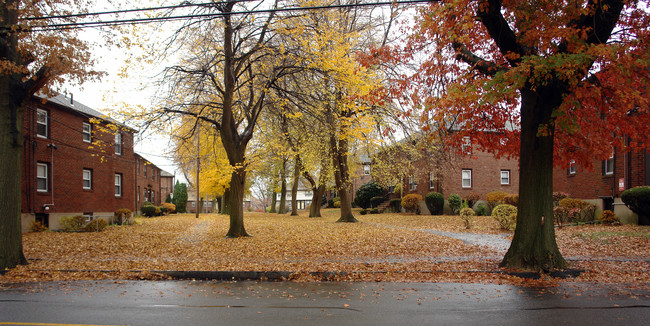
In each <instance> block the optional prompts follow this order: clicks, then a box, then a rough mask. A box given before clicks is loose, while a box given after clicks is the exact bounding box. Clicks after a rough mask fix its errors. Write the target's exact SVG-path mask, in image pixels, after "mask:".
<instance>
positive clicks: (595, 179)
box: [553, 151, 647, 199]
mask: <svg viewBox="0 0 650 326" xmlns="http://www.w3.org/2000/svg"><path fill="white" fill-rule="evenodd" d="M645 165H646V153H645V151H636V152H631V153H618V152H617V153H616V154H615V155H614V173H613V174H612V175H604V173H603V167H602V166H603V163H602V161H599V160H594V161H593V166H594V168H593V170H592V171H589V170H587V169H585V168H582V167H581V166H580V164H576V173H575V174H574V175H569V174H568V172H567V169H560V168H556V169H555V170H554V171H553V190H554V191H562V192H566V193H568V194H569V196H571V197H574V198H582V199H598V198H600V197H610V196H613V197H618V196H620V194H621V193H622V192H623V191H622V190H620V188H619V183H620V181H621V179H622V180H623V189H624V190H625V189H629V188H632V187H636V186H641V185H646V184H647V182H646V173H647V171H646V168H645Z"/></svg>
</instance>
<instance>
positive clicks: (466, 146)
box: [461, 136, 472, 154]
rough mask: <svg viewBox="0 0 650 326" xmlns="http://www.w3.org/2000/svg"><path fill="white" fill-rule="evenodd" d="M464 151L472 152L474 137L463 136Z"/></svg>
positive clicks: (462, 147) (466, 152)
mask: <svg viewBox="0 0 650 326" xmlns="http://www.w3.org/2000/svg"><path fill="white" fill-rule="evenodd" d="M461 149H462V150H463V153H465V154H471V153H472V138H470V137H469V136H465V137H463V145H462V146H461Z"/></svg>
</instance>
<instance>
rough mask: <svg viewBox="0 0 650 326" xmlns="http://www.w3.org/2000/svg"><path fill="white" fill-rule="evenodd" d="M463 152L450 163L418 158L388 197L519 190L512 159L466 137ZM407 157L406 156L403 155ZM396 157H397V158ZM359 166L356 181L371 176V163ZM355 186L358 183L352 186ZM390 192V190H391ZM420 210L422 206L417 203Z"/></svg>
mask: <svg viewBox="0 0 650 326" xmlns="http://www.w3.org/2000/svg"><path fill="white" fill-rule="evenodd" d="M463 151H464V152H465V155H450V158H451V160H452V161H451V162H444V163H439V166H438V165H436V164H435V163H431V162H427V160H428V159H429V158H428V157H422V158H419V159H417V160H415V161H413V162H412V166H413V169H412V171H411V174H410V175H409V176H407V177H405V178H404V179H403V180H402V189H401V191H399V190H394V189H393V188H392V187H391V189H389V193H390V194H389V196H390V197H391V198H399V197H400V196H403V195H406V194H411V193H415V194H419V195H421V196H422V197H423V198H424V197H425V196H426V195H427V194H428V193H429V192H434V191H435V192H440V193H442V194H443V195H444V197H445V198H447V197H448V196H449V195H451V194H458V195H460V196H461V197H463V198H464V197H465V196H466V195H468V194H470V193H476V194H478V195H480V196H481V198H482V199H485V195H486V194H487V193H489V192H492V191H505V192H507V193H518V192H519V162H518V160H516V159H506V158H499V159H497V158H495V157H494V155H493V154H491V153H488V152H485V151H479V150H476V149H472V146H471V141H470V139H468V140H467V141H466V145H464V148H463ZM404 159H407V158H404ZM398 160H399V159H398ZM361 162H362V164H361V168H360V169H359V171H358V172H357V173H358V174H359V175H360V176H358V177H357V178H356V179H357V180H360V181H357V182H359V183H361V182H363V183H365V182H369V181H370V180H371V179H372V165H371V163H370V161H369V160H362V161H361ZM355 188H356V189H358V186H357V185H355ZM393 191H394V193H393ZM421 206H422V207H421V209H422V211H424V212H428V211H427V210H426V205H424V203H423V204H422V205H421Z"/></svg>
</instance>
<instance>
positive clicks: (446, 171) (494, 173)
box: [404, 150, 519, 199]
mask: <svg viewBox="0 0 650 326" xmlns="http://www.w3.org/2000/svg"><path fill="white" fill-rule="evenodd" d="M415 164H416V166H418V165H419V166H422V165H423V164H419V163H417V162H416V163H415ZM464 169H468V170H472V187H471V188H463V187H462V175H461V173H462V170H464ZM417 170H418V172H417V173H416V177H417V189H416V190H415V191H408V189H409V188H408V180H405V184H404V189H405V193H418V194H420V195H422V197H424V196H425V195H426V194H427V193H429V192H432V191H437V192H440V193H442V194H443V195H444V196H445V198H447V197H448V196H449V195H450V194H458V195H460V196H461V197H463V198H464V197H465V196H466V195H467V194H469V193H472V192H473V193H477V194H479V195H480V196H481V198H482V199H485V195H486V194H487V193H488V192H492V191H497V190H501V191H505V192H507V193H518V192H519V162H518V161H517V160H508V159H505V158H500V159H496V158H494V156H493V155H492V154H490V153H487V152H481V151H476V150H475V151H474V152H473V153H472V154H471V155H470V156H466V157H459V158H458V159H457V161H456V162H450V164H449V166H448V167H444V168H440V169H439V170H440V171H439V175H438V181H437V183H436V184H435V185H434V187H433V188H430V187H429V172H430V171H428V170H426V169H423V168H418V169H417ZM502 170H508V171H510V184H509V185H502V184H501V171H502Z"/></svg>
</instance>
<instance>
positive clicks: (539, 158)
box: [501, 86, 567, 272]
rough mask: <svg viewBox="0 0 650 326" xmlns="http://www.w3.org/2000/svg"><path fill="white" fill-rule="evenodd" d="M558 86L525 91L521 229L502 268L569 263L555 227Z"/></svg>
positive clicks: (549, 268) (557, 266)
mask: <svg viewBox="0 0 650 326" xmlns="http://www.w3.org/2000/svg"><path fill="white" fill-rule="evenodd" d="M561 94H562V92H561V91H560V90H558V88H557V87H551V86H546V87H539V88H538V89H537V91H535V92H533V91H531V90H522V91H521V100H522V104H521V153H520V168H519V211H518V214H517V228H516V230H515V235H514V239H513V240H512V244H511V245H510V249H509V250H508V252H507V253H506V255H505V257H504V258H503V261H502V262H501V266H502V267H507V268H523V269H532V270H536V271H540V270H542V271H546V272H548V271H552V270H554V269H562V268H565V267H566V266H567V263H566V261H565V260H564V258H563V257H562V255H561V254H560V251H559V250H558V247H557V244H556V241H555V230H554V228H553V127H552V125H551V124H550V123H551V122H552V121H551V120H552V119H551V114H552V112H553V109H554V108H556V107H557V106H558V105H559V104H560V103H561V101H562V95H561Z"/></svg>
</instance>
